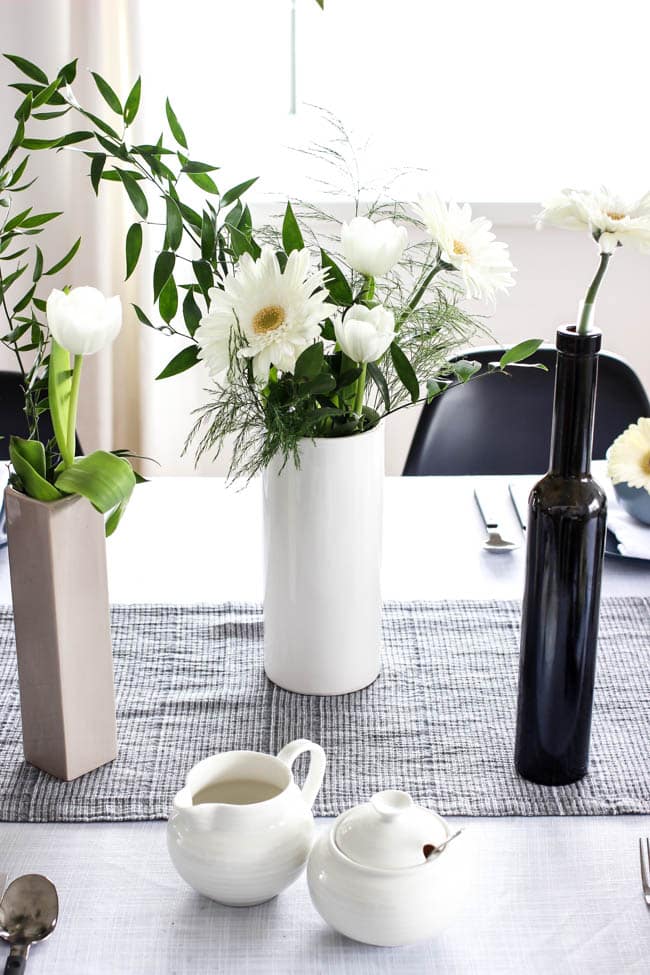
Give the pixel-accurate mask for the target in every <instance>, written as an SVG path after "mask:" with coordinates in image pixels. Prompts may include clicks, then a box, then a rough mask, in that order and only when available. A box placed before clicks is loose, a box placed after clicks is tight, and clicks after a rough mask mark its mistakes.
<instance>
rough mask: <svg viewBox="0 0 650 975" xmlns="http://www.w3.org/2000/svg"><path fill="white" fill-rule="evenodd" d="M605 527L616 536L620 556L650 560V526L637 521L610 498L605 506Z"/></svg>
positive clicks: (614, 499)
mask: <svg viewBox="0 0 650 975" xmlns="http://www.w3.org/2000/svg"><path fill="white" fill-rule="evenodd" d="M607 527H608V528H609V530H610V531H611V532H613V533H614V534H615V535H616V540H617V542H618V550H619V552H620V553H621V555H626V556H627V557H628V558H630V559H650V525H643V524H642V523H641V522H640V521H637V520H636V518H633V517H632V515H630V514H628V513H627V511H626V510H625V509H624V508H623V507H622V506H621V505H620V504H619V502H618V500H617V499H616V498H615V497H611V496H610V497H609V498H608V504H607Z"/></svg>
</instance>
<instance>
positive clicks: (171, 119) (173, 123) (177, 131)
mask: <svg viewBox="0 0 650 975" xmlns="http://www.w3.org/2000/svg"><path fill="white" fill-rule="evenodd" d="M165 112H166V113H167V121H168V123H169V128H170V130H171V133H172V135H173V136H174V138H175V139H176V141H177V142H178V144H179V146H182V147H183V149H187V139H186V138H185V133H184V132H183V129H182V126H181V124H180V122H179V121H178V119H177V118H176V113H175V112H174V109H173V108H172V106H171V102H170V101H169V98H168V99H167V100H166V102H165Z"/></svg>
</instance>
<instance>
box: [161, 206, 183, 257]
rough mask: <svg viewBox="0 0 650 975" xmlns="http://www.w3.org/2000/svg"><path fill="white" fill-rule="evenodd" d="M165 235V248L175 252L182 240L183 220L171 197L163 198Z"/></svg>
mask: <svg viewBox="0 0 650 975" xmlns="http://www.w3.org/2000/svg"><path fill="white" fill-rule="evenodd" d="M165 206H166V233H165V248H167V249H169V250H172V251H175V250H176V249H177V248H178V247H180V245H181V240H182V239H183V218H182V216H181V211H180V210H179V208H178V204H177V203H176V201H175V200H174V199H172V197H171V196H168V197H166V198H165Z"/></svg>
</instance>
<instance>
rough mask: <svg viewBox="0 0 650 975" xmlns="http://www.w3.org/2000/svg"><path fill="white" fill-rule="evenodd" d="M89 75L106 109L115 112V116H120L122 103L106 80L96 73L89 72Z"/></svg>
mask: <svg viewBox="0 0 650 975" xmlns="http://www.w3.org/2000/svg"><path fill="white" fill-rule="evenodd" d="M90 73H91V75H92V76H93V78H94V79H95V84H96V85H97V89H98V91H99V93H100V95H101V96H102V98H103V99H104V101H105V102H106V104H107V105H108V107H109V108H110V109H111V110H112V111H113V112H115V114H116V115H122V114H123V112H122V102H121V101H120V100H119V98H118V97H117V95H116V94H115V92H114V91H113V89H112V88H111V86H110V85H109V83H108V82H107V81H106V79H105V78H102V76H101V75H100V74H97V72H96V71H91V72H90Z"/></svg>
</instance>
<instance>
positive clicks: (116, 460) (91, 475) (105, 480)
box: [55, 450, 135, 514]
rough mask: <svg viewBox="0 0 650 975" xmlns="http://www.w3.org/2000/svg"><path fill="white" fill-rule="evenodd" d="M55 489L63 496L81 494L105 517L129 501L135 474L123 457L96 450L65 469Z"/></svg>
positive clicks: (58, 478) (57, 480)
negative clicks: (107, 513)
mask: <svg viewBox="0 0 650 975" xmlns="http://www.w3.org/2000/svg"><path fill="white" fill-rule="evenodd" d="M55 487H56V488H58V490H59V491H63V492H64V493H65V494H81V495H82V496H83V497H84V498H88V500H89V501H90V503H91V504H92V506H93V507H94V508H96V509H97V511H101V513H102V514H105V513H106V512H107V511H112V510H113V508H115V507H116V506H117V505H119V504H122V503H123V502H124V501H128V499H129V498H130V497H131V493H132V491H133V488H134V487H135V475H134V473H133V468H132V467H131V465H130V464H129V462H128V461H127V460H124V458H123V457H117V456H116V455H115V454H111V453H109V452H108V451H106V450H96V451H95V452H94V453H92V454H88V455H87V456H86V457H78V458H77V459H76V460H75V462H74V463H73V464H71V465H70V467H66V469H65V470H63V471H62V472H61V473H60V474H59V476H58V477H57V479H56V481H55Z"/></svg>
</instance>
